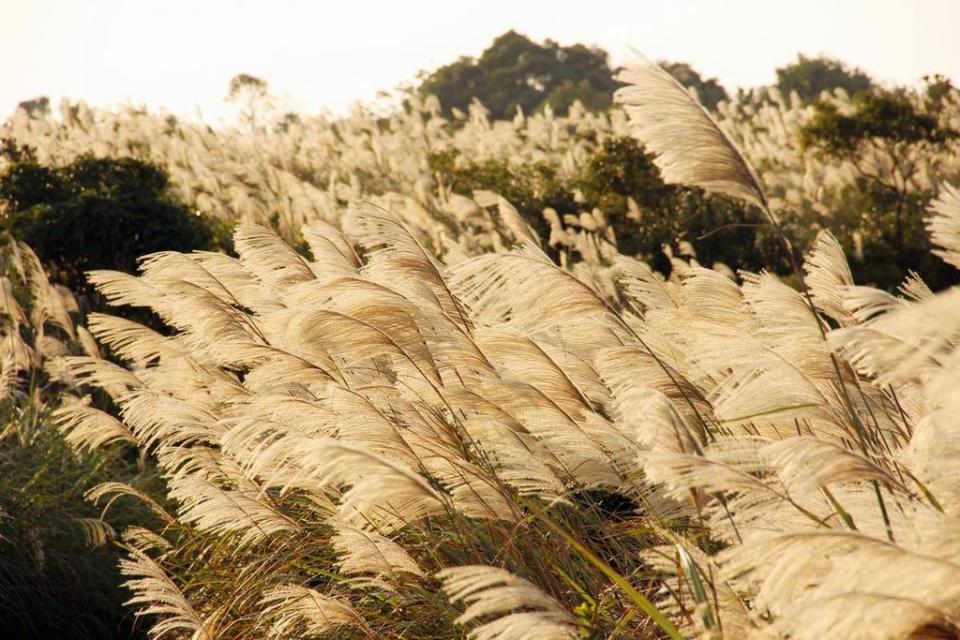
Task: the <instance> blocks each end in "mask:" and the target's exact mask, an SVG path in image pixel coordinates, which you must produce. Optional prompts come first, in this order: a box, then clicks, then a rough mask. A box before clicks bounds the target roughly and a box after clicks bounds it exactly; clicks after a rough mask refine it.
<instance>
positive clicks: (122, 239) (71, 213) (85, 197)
mask: <svg viewBox="0 0 960 640" xmlns="http://www.w3.org/2000/svg"><path fill="white" fill-rule="evenodd" d="M5 151H6V152H7V153H6V154H5V155H6V156H7V158H8V160H11V162H9V164H8V165H7V166H6V168H5V169H4V170H3V171H2V172H0V205H2V207H3V208H4V209H5V213H4V214H3V215H2V217H0V230H3V231H7V232H9V233H10V234H12V235H13V236H14V237H15V238H17V239H19V240H22V241H24V242H26V243H27V244H29V245H30V246H31V247H33V249H34V251H36V252H37V255H39V256H40V259H41V260H42V261H43V262H44V265H45V267H46V268H47V271H48V273H49V274H50V276H51V278H52V279H53V280H55V281H58V282H61V283H63V284H66V285H68V286H69V287H71V288H72V289H73V290H75V291H81V292H86V291H89V290H88V289H87V287H86V281H85V278H84V272H85V271H88V270H90V269H116V270H120V271H127V272H133V271H135V270H136V266H137V259H138V258H139V257H140V256H142V255H144V254H147V253H151V252H154V251H164V250H173V251H193V250H197V249H217V248H220V247H222V246H223V244H224V242H223V238H224V237H228V230H227V229H221V228H220V227H221V225H219V224H218V223H216V222H215V221H213V220H212V219H210V218H208V217H206V216H204V215H202V214H200V213H197V212H193V211H190V210H189V209H188V208H187V207H186V206H184V205H183V204H181V203H180V202H178V201H177V199H176V198H175V197H174V196H173V195H172V194H171V193H170V190H169V188H168V178H167V175H166V173H165V172H164V170H163V169H162V168H160V167H159V166H157V165H155V164H152V163H150V162H145V161H143V160H136V159H133V158H119V159H114V158H95V157H93V156H89V155H86V156H82V157H80V158H78V159H76V160H75V161H73V162H71V163H70V164H67V165H64V166H52V165H44V164H41V163H39V162H38V161H37V160H36V158H35V157H33V155H32V154H31V153H29V151H27V150H24V149H15V148H14V147H12V146H11V145H10V144H7V145H6V146H5Z"/></svg>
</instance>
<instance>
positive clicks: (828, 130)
mask: <svg viewBox="0 0 960 640" xmlns="http://www.w3.org/2000/svg"><path fill="white" fill-rule="evenodd" d="M813 106H814V116H813V118H811V119H810V121H809V122H808V123H807V124H806V125H804V127H803V129H802V130H801V132H800V136H801V137H800V141H801V143H802V144H803V145H804V146H805V147H819V148H821V149H823V150H825V151H827V152H828V153H829V154H831V155H834V156H841V155H843V154H851V155H856V154H858V153H859V147H860V145H861V144H863V143H864V142H868V141H869V140H870V139H871V138H881V139H883V140H884V141H885V142H887V143H889V144H895V145H911V146H912V145H928V146H933V145H939V144H943V143H944V142H946V141H947V140H949V139H950V138H953V137H956V132H954V131H952V130H951V129H947V128H944V127H941V126H940V123H939V122H938V121H937V118H936V117H935V116H934V115H932V114H927V113H923V112H921V111H918V110H917V109H916V108H915V107H914V106H913V103H912V102H911V101H910V99H909V98H908V97H907V96H905V95H903V94H901V93H894V92H890V91H870V92H862V93H858V94H857V95H856V96H854V98H853V109H854V112H853V114H852V115H842V114H841V113H840V112H839V111H838V109H837V107H836V105H834V104H833V103H831V102H825V101H822V100H818V101H817V102H815V103H814V105H813Z"/></svg>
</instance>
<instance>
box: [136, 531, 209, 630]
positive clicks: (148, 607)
mask: <svg viewBox="0 0 960 640" xmlns="http://www.w3.org/2000/svg"><path fill="white" fill-rule="evenodd" d="M120 572H121V573H122V574H123V575H124V576H127V577H128V578H129V579H128V580H127V582H126V585H127V587H128V588H129V589H130V590H131V591H133V594H134V595H133V597H132V598H130V600H128V601H127V604H129V605H143V606H142V607H141V608H140V609H139V611H138V613H137V614H138V615H141V616H145V615H150V616H157V619H156V622H154V624H153V626H151V627H150V635H151V637H154V638H161V637H164V636H165V635H167V634H169V633H176V632H179V633H181V634H182V633H187V634H189V636H188V637H189V638H190V640H210V639H212V638H213V637H215V635H214V634H213V633H212V629H210V628H209V626H208V624H207V623H206V622H205V621H204V620H203V619H201V617H200V615H199V614H198V613H197V612H196V611H195V610H194V609H193V607H191V606H190V602H189V601H188V600H187V598H186V597H185V596H184V594H183V592H182V591H180V589H178V588H177V585H176V584H174V582H173V581H172V580H171V579H170V578H169V577H167V575H166V574H165V573H164V572H163V569H161V568H160V567H159V565H157V563H156V562H154V561H153V559H151V558H150V556H148V555H147V554H145V553H143V552H142V551H138V550H136V549H131V551H130V558H129V559H124V560H121V561H120Z"/></svg>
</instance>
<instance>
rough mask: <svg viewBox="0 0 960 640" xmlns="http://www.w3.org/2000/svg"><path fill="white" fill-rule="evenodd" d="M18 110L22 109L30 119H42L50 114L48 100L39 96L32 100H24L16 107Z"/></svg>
mask: <svg viewBox="0 0 960 640" xmlns="http://www.w3.org/2000/svg"><path fill="white" fill-rule="evenodd" d="M17 108H18V109H23V110H24V111H26V112H27V113H29V114H30V115H31V116H32V117H43V116H46V115H48V114H49V113H50V98H48V97H47V96H40V97H39V98H34V99H33V100H24V101H23V102H21V103H20V104H18V105H17Z"/></svg>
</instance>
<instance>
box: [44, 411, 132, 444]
mask: <svg viewBox="0 0 960 640" xmlns="http://www.w3.org/2000/svg"><path fill="white" fill-rule="evenodd" d="M52 417H53V419H54V421H55V422H56V424H57V426H58V427H59V429H60V431H61V432H62V433H63V434H64V437H65V438H66V440H67V442H69V443H70V444H71V445H72V446H73V447H75V448H76V449H81V450H82V449H86V450H89V451H92V450H94V449H98V448H100V447H105V446H107V445H110V444H113V443H115V442H136V438H134V435H133V434H132V433H131V432H130V430H129V429H128V428H127V427H126V425H124V424H123V423H122V422H120V421H119V420H117V419H116V418H114V417H113V416H111V415H110V414H109V413H106V412H105V411H101V410H100V409H97V408H96V407H91V406H89V405H88V404H85V403H84V402H83V401H82V400H80V399H70V398H66V399H65V400H64V401H63V403H62V404H61V405H60V407H59V408H58V409H57V410H56V411H54V413H53V416H52Z"/></svg>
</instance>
